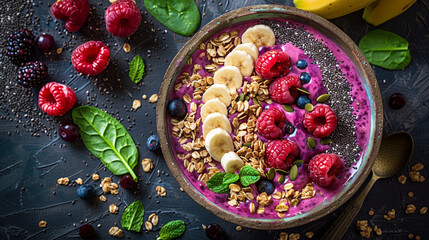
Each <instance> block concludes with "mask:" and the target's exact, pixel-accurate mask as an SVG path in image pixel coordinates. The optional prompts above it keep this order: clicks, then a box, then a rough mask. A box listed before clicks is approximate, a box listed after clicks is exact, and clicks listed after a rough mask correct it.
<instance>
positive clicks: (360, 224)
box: [356, 220, 372, 238]
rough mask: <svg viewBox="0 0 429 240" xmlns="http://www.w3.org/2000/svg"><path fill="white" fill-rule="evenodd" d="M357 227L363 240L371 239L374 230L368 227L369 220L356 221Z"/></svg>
mask: <svg viewBox="0 0 429 240" xmlns="http://www.w3.org/2000/svg"><path fill="white" fill-rule="evenodd" d="M356 227H357V228H358V229H359V231H360V232H359V233H360V235H361V237H363V238H370V237H371V232H372V228H371V227H370V226H368V221H367V220H362V221H359V220H357V221H356Z"/></svg>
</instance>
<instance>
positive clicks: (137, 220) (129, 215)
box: [121, 201, 144, 232]
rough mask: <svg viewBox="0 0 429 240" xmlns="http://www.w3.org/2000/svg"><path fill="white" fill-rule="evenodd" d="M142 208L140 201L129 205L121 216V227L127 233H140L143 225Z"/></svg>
mask: <svg viewBox="0 0 429 240" xmlns="http://www.w3.org/2000/svg"><path fill="white" fill-rule="evenodd" d="M143 216H144V207H143V203H142V202H141V201H135V202H133V203H131V204H130V205H129V206H128V207H127V208H126V209H125V211H124V213H123V214H122V218H121V225H122V227H123V228H125V229H126V230H129V231H135V232H140V229H141V227H142V225H143Z"/></svg>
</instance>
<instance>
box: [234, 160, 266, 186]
mask: <svg viewBox="0 0 429 240" xmlns="http://www.w3.org/2000/svg"><path fill="white" fill-rule="evenodd" d="M239 175H240V183H241V185H243V186H245V187H247V186H249V185H250V184H252V183H255V182H257V181H258V180H259V179H260V178H261V175H260V174H259V172H258V170H256V169H254V168H252V167H251V166H247V165H246V166H244V167H242V168H241V169H240V173H239Z"/></svg>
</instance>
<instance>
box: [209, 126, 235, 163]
mask: <svg viewBox="0 0 429 240" xmlns="http://www.w3.org/2000/svg"><path fill="white" fill-rule="evenodd" d="M204 142H205V146H206V149H207V151H208V152H209V154H210V156H211V157H212V158H213V159H214V160H216V161H218V162H220V160H221V159H222V157H223V155H224V154H225V153H227V152H231V151H234V144H233V143H232V138H231V136H230V135H229V133H228V132H227V131H225V130H223V129H222V128H216V129H213V130H211V131H210V132H209V134H207V136H206V139H205V141H204Z"/></svg>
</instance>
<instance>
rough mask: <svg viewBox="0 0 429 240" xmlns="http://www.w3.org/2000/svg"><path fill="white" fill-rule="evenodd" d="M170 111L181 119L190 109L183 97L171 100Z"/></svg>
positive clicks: (173, 115) (174, 116)
mask: <svg viewBox="0 0 429 240" xmlns="http://www.w3.org/2000/svg"><path fill="white" fill-rule="evenodd" d="M168 113H169V114H170V116H172V117H173V118H177V119H179V120H181V119H183V118H184V117H185V116H186V114H187V113H188V109H187V108H186V104H185V103H184V102H183V100H182V99H179V98H175V99H173V100H171V101H170V103H169V104H168Z"/></svg>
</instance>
